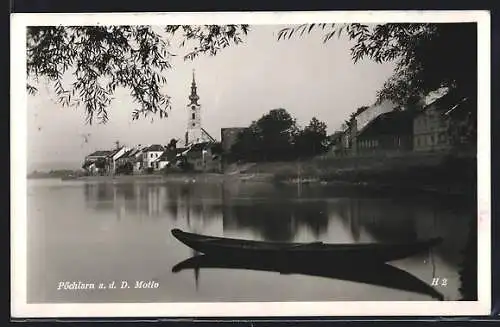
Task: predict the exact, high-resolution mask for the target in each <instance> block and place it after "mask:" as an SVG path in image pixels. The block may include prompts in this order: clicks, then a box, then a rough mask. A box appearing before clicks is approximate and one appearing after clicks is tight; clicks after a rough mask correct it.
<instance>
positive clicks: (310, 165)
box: [246, 154, 477, 194]
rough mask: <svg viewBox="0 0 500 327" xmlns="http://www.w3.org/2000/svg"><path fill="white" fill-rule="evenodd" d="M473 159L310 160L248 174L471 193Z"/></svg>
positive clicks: (275, 164)
mask: <svg viewBox="0 0 500 327" xmlns="http://www.w3.org/2000/svg"><path fill="white" fill-rule="evenodd" d="M476 172H477V168H476V159H475V157H470V156H469V157H468V156H461V157H460V156H451V155H447V156H444V155H439V154H427V155H409V156H392V157H388V156H385V157H376V158H374V157H367V158H362V157H359V158H314V159H310V160H307V161H297V162H273V163H258V164H255V165H253V166H252V167H251V168H250V169H248V170H247V171H246V173H248V174H252V173H254V174H261V173H267V174H272V175H273V176H274V177H273V179H274V181H276V182H280V183H290V182H295V181H297V180H306V181H316V182H326V183H328V182H331V183H333V182H345V183H350V184H358V185H364V186H373V187H386V188H394V189H405V190H428V191H436V192H442V193H453V194H454V193H460V194H463V193H475V191H476V188H477V177H476V176H477V173H476Z"/></svg>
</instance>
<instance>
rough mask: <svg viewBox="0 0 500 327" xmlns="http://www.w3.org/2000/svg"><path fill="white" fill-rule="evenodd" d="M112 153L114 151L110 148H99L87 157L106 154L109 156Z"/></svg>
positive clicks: (104, 155)
mask: <svg viewBox="0 0 500 327" xmlns="http://www.w3.org/2000/svg"><path fill="white" fill-rule="evenodd" d="M111 153H112V151H109V150H98V151H95V152H92V153H91V154H89V155H88V156H87V157H106V156H109V155H110V154H111Z"/></svg>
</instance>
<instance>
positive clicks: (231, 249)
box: [172, 229, 442, 263]
mask: <svg viewBox="0 0 500 327" xmlns="http://www.w3.org/2000/svg"><path fill="white" fill-rule="evenodd" d="M172 235H173V236H174V237H175V238H176V239H178V240H179V241H180V242H182V243H184V244H185V245H187V246H188V247H190V248H192V249H193V250H195V251H197V252H200V253H203V254H206V255H211V256H218V257H223V258H228V259H231V260H247V259H248V260H255V259H256V258H258V259H259V260H261V261H265V260H267V261H270V262H283V263H286V262H291V263H297V262H302V263H308V262H309V263H317V262H322V261H330V262H332V261H342V262H388V261H394V260H399V259H403V258H406V257H410V256H413V255H416V254H419V253H423V252H426V251H428V250H429V249H430V248H431V247H433V246H435V245H437V244H439V243H440V242H441V241H442V240H441V239H440V238H435V239H431V240H428V241H420V242H412V243H398V244H378V243H373V244H372V243H365V244H325V243H321V242H314V243H278V242H260V241H249V240H240V239H231V238H222V237H213V236H205V235H199V234H193V233H187V232H184V231H181V230H179V229H173V230H172Z"/></svg>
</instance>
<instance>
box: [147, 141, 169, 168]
mask: <svg viewBox="0 0 500 327" xmlns="http://www.w3.org/2000/svg"><path fill="white" fill-rule="evenodd" d="M164 151H165V147H164V146H163V145H160V144H153V145H150V146H149V147H147V148H146V149H144V150H143V151H142V160H143V169H149V170H158V169H159V163H158V161H157V159H158V158H159V157H160V156H161V155H162V154H163V152H164Z"/></svg>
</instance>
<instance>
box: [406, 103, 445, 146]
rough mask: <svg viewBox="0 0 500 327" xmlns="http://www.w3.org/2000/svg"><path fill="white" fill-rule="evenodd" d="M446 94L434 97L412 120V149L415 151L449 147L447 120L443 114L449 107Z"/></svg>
mask: <svg viewBox="0 0 500 327" xmlns="http://www.w3.org/2000/svg"><path fill="white" fill-rule="evenodd" d="M450 99H451V98H450V97H448V96H446V95H445V96H443V97H441V98H439V99H436V100H435V101H433V102H432V103H430V104H428V105H426V106H425V107H423V109H422V110H420V111H419V113H418V114H417V115H416V116H415V119H414V121H413V131H414V136H413V142H414V143H413V149H414V151H416V152H434V151H447V150H449V149H451V140H450V137H449V133H448V131H449V121H448V120H447V119H446V116H445V115H444V113H445V110H447V109H449V108H450V107H451V104H449V103H448V102H449V100H450Z"/></svg>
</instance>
